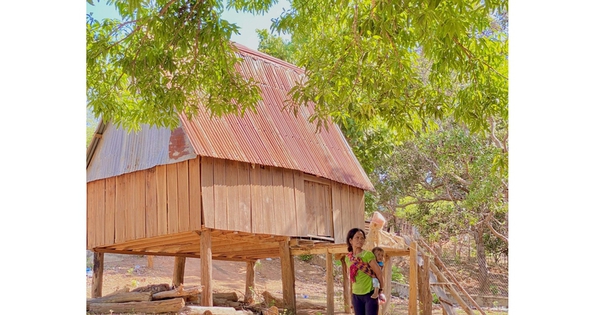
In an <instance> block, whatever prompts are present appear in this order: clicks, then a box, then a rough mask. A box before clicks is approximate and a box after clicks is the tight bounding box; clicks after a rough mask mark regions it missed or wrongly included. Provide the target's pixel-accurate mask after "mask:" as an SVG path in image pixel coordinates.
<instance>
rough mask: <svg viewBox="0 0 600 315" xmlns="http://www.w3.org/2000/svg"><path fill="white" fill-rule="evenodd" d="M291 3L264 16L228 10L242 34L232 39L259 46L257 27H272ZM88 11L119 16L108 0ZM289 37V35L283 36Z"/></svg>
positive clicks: (281, 4) (97, 15)
mask: <svg viewBox="0 0 600 315" xmlns="http://www.w3.org/2000/svg"><path fill="white" fill-rule="evenodd" d="M289 8H290V4H289V2H288V1H287V0H285V1H280V2H279V3H277V4H276V5H274V6H273V7H271V10H269V12H267V13H265V14H264V15H262V16H253V15H252V14H250V13H242V12H239V13H238V12H235V10H230V11H226V12H224V13H223V18H224V19H225V20H227V21H229V22H231V23H235V24H237V25H238V26H239V27H240V35H233V36H232V38H231V40H232V41H234V42H237V43H240V44H242V45H244V46H246V47H248V48H252V49H257V48H258V36H257V35H256V32H255V30H256V29H267V30H269V29H270V27H271V19H272V18H276V17H278V16H279V15H280V14H281V12H283V10H284V9H289ZM86 11H87V13H90V12H92V13H93V17H94V18H95V19H98V20H101V19H103V18H119V15H118V14H117V12H116V10H115V9H114V6H108V5H106V0H101V1H100V2H97V0H94V5H93V6H92V5H89V4H86ZM283 37H284V38H287V39H289V38H290V37H289V35H285V36H283Z"/></svg>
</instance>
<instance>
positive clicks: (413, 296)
mask: <svg viewBox="0 0 600 315" xmlns="http://www.w3.org/2000/svg"><path fill="white" fill-rule="evenodd" d="M417 268H419V266H418V264H417V242H416V241H414V240H413V241H412V242H410V260H409V273H408V315H417V294H418V292H419V291H418V285H419V281H418V280H417V278H418V276H417Z"/></svg>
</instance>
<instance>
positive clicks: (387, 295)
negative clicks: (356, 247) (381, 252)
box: [379, 253, 392, 314]
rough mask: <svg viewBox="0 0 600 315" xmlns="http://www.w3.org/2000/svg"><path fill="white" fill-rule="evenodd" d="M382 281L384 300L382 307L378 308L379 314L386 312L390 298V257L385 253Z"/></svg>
mask: <svg viewBox="0 0 600 315" xmlns="http://www.w3.org/2000/svg"><path fill="white" fill-rule="evenodd" d="M383 282H384V283H383V294H385V298H386V302H385V304H383V307H380V308H379V311H380V313H381V314H388V309H389V307H390V304H391V303H390V302H391V298H392V259H391V257H390V256H389V255H388V254H387V253H386V254H385V256H384V257H383Z"/></svg>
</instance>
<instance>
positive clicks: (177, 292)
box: [152, 286, 200, 300]
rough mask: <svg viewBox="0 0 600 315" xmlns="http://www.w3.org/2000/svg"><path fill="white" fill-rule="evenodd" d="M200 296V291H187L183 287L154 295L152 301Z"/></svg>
mask: <svg viewBox="0 0 600 315" xmlns="http://www.w3.org/2000/svg"><path fill="white" fill-rule="evenodd" d="M199 294H200V289H189V290H186V289H184V288H183V286H179V287H177V289H173V290H169V291H162V292H158V293H154V294H152V299H153V300H164V299H170V298H174V297H182V298H188V297H194V296H197V295H199Z"/></svg>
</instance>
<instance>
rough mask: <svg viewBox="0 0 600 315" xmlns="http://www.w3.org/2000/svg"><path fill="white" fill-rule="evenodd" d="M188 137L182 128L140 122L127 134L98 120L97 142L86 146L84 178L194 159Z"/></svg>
mask: <svg viewBox="0 0 600 315" xmlns="http://www.w3.org/2000/svg"><path fill="white" fill-rule="evenodd" d="M100 132H101V133H100ZM188 139H189V138H188V137H187V136H186V134H185V133H184V131H183V129H182V128H181V127H179V128H177V129H174V130H172V131H171V130H170V129H168V128H156V127H149V126H148V125H143V126H142V129H141V130H140V131H139V132H131V133H128V132H127V131H126V130H124V129H122V128H115V125H113V124H110V123H107V124H105V123H103V122H100V125H99V126H98V129H97V130H96V134H95V138H94V140H98V141H94V142H93V145H94V148H93V150H89V149H88V166H87V181H88V182H91V181H94V180H97V179H102V178H107V177H112V176H117V175H121V174H125V173H131V172H135V171H139V170H144V169H148V168H151V167H154V166H156V165H164V164H172V163H177V162H181V161H185V160H189V159H194V158H196V153H194V150H193V148H192V146H191V144H190V142H189V140H188ZM90 147H91V146H90Z"/></svg>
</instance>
